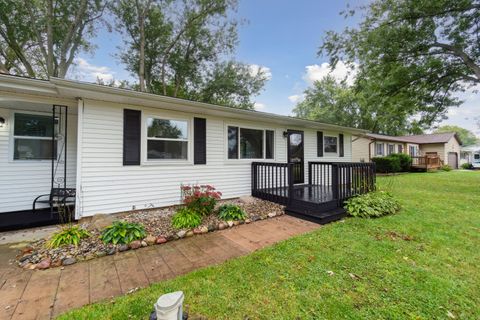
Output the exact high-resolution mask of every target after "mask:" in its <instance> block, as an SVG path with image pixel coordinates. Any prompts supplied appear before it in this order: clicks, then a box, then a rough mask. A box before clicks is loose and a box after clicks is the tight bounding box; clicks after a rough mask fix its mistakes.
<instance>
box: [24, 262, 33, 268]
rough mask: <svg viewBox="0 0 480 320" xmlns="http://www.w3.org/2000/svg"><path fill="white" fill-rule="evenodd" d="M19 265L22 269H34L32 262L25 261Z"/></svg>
mask: <svg viewBox="0 0 480 320" xmlns="http://www.w3.org/2000/svg"><path fill="white" fill-rule="evenodd" d="M21 267H22V268H23V269H35V265H34V264H33V263H30V262H27V263H25V264H22V265H21Z"/></svg>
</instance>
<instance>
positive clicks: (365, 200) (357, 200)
mask: <svg viewBox="0 0 480 320" xmlns="http://www.w3.org/2000/svg"><path fill="white" fill-rule="evenodd" d="M345 209H346V210H347V213H348V214H349V215H351V216H353V217H360V218H375V217H381V216H384V215H387V214H392V213H395V212H397V211H398V210H400V204H399V203H398V201H397V200H396V199H395V198H394V197H393V196H392V195H391V194H389V193H388V192H384V191H376V192H369V193H366V194H362V195H360V196H356V197H354V198H351V199H349V200H347V201H346V202H345Z"/></svg>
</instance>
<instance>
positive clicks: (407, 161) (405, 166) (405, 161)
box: [389, 153, 412, 172]
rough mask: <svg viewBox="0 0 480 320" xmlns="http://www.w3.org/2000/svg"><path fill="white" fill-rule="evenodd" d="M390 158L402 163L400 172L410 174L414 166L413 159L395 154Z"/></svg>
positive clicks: (402, 154)
mask: <svg viewBox="0 0 480 320" xmlns="http://www.w3.org/2000/svg"><path fill="white" fill-rule="evenodd" d="M389 157H392V158H398V160H399V161H400V171H402V172H408V171H410V168H411V166H412V157H410V156H409V155H408V154H405V153H393V154H391V155H390V156H389Z"/></svg>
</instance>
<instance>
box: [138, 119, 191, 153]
mask: <svg viewBox="0 0 480 320" xmlns="http://www.w3.org/2000/svg"><path fill="white" fill-rule="evenodd" d="M147 159H148V160H187V159H188V121H186V120H170V119H160V118H148V119H147Z"/></svg>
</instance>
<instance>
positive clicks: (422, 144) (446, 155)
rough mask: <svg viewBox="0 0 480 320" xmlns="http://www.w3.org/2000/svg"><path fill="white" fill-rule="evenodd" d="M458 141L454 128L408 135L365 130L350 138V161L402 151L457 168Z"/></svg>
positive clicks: (365, 159) (368, 159)
mask: <svg viewBox="0 0 480 320" xmlns="http://www.w3.org/2000/svg"><path fill="white" fill-rule="evenodd" d="M460 146H461V141H460V139H459V137H458V136H457V134H455V133H453V132H447V133H434V134H422V135H411V136H400V137H396V136H386V135H380V134H373V133H368V134H365V135H362V136H355V137H353V139H352V150H353V152H352V159H353V161H370V159H371V158H373V157H381V156H387V155H389V154H392V153H405V154H408V155H410V156H412V157H424V156H428V157H438V158H439V159H440V160H441V162H442V163H444V164H448V165H450V166H451V167H452V168H458V165H459V158H460Z"/></svg>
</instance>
